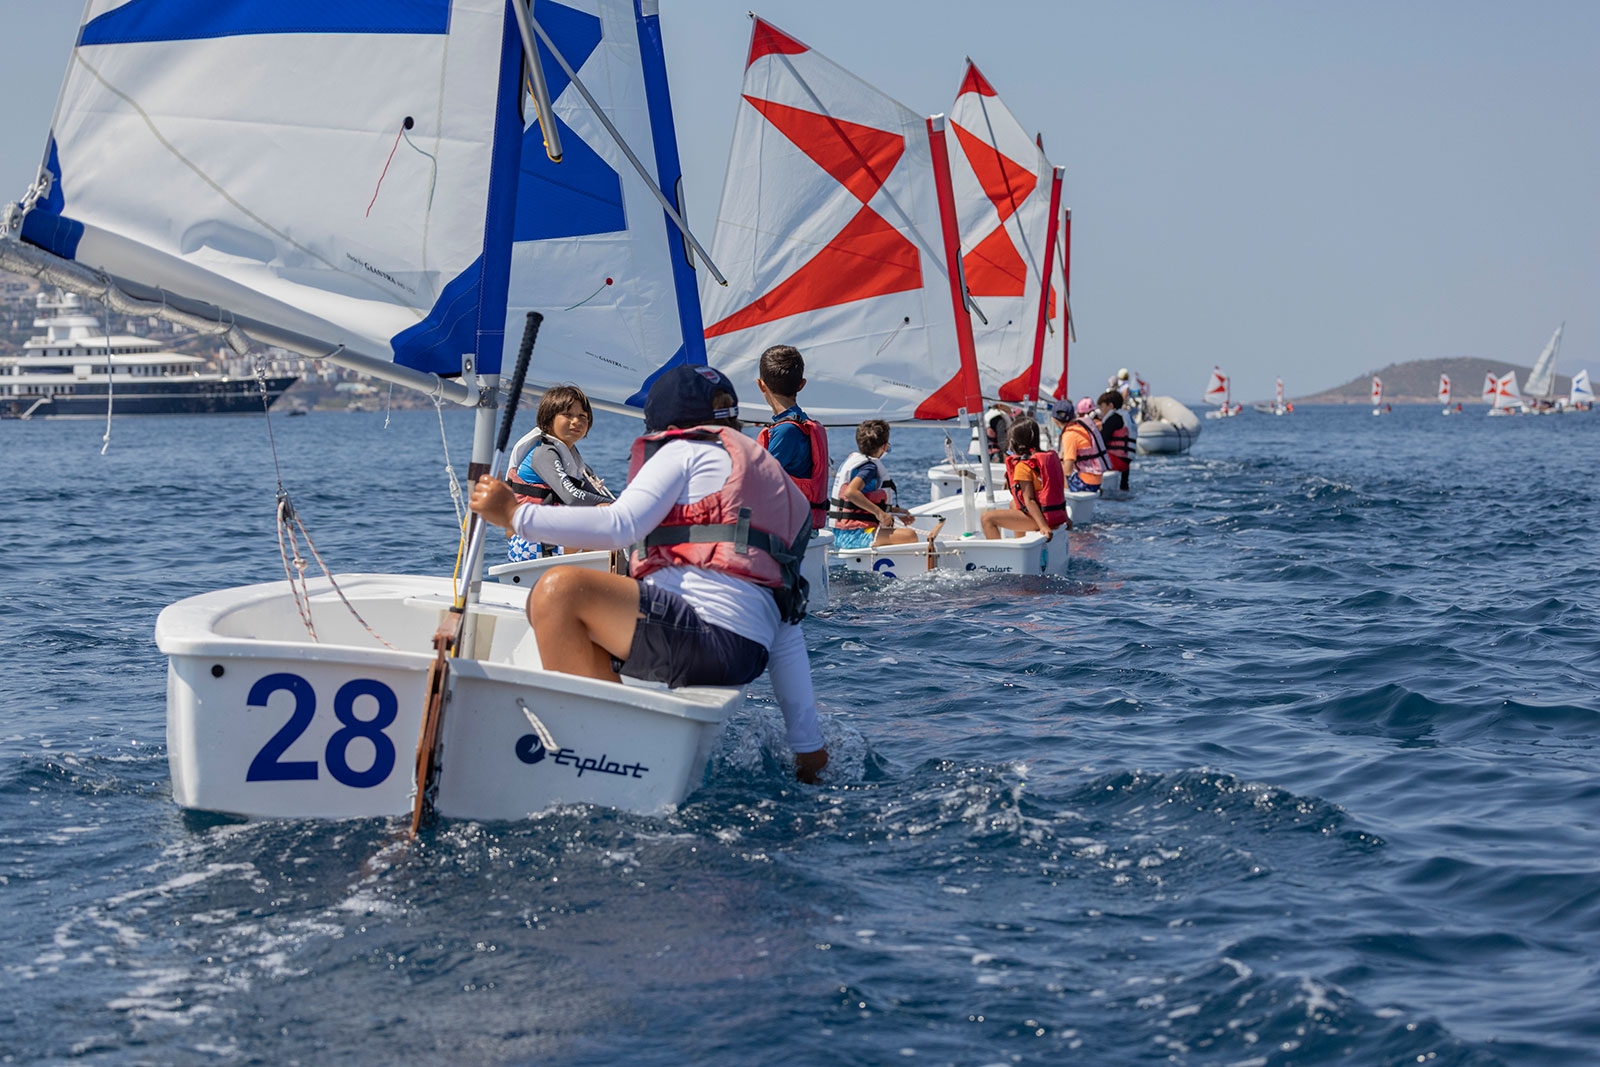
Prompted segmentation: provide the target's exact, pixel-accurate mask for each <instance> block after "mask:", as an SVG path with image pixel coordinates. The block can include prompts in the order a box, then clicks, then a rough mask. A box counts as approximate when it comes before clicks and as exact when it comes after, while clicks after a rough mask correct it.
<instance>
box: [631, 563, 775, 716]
mask: <svg viewBox="0 0 1600 1067" xmlns="http://www.w3.org/2000/svg"><path fill="white" fill-rule="evenodd" d="M611 669H612V670H614V671H616V672H617V673H618V674H625V675H627V676H628V677H629V678H638V679H641V680H643V681H646V682H665V683H666V684H667V686H668V687H669V688H672V689H676V688H678V687H679V686H683V685H745V684H747V683H749V682H753V681H755V680H756V679H757V678H759V677H761V672H762V671H764V670H766V669H767V650H766V649H765V648H762V647H761V646H760V645H759V644H757V643H756V642H754V641H752V640H750V639H749V638H748V637H741V636H740V635H739V634H736V633H734V632H733V631H732V630H726V629H723V628H722V627H721V626H713V625H712V624H711V623H709V622H706V621H705V620H704V619H702V618H700V615H699V613H698V612H696V611H695V610H694V608H693V607H692V606H691V605H690V604H689V602H688V601H687V600H685V599H683V597H681V596H679V595H678V594H677V593H674V592H672V591H671V590H670V589H662V588H660V587H658V586H654V585H647V584H646V583H644V582H640V583H639V621H638V623H637V624H636V625H635V626H634V630H633V644H632V645H631V646H630V647H629V649H628V658H627V659H626V660H619V659H617V658H616V657H615V656H612V657H611Z"/></svg>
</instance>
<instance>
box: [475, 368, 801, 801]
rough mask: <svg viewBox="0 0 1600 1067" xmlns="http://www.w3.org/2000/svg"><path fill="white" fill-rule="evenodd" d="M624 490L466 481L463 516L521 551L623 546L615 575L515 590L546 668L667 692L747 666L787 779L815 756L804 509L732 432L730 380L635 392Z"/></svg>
mask: <svg viewBox="0 0 1600 1067" xmlns="http://www.w3.org/2000/svg"><path fill="white" fill-rule="evenodd" d="M644 423H645V430H646V433H645V435H644V436H643V437H640V438H639V439H638V440H636V441H635V442H634V443H633V451H632V455H631V457H630V461H629V466H628V487H627V488H626V489H624V490H623V491H622V493H621V495H619V496H618V497H617V499H616V502H615V503H614V504H612V506H610V507H608V508H545V507H537V506H535V505H532V504H522V505H518V504H517V501H516V497H515V496H513V495H512V493H511V490H510V489H509V488H507V487H506V485H505V483H503V482H500V481H497V480H495V479H492V478H481V479H479V481H478V483H477V485H476V486H474V487H473V490H472V502H471V506H472V510H473V511H476V512H477V513H478V514H480V515H482V516H483V517H484V518H485V519H486V520H487V521H489V522H492V523H494V524H495V525H497V526H503V527H506V528H507V529H511V530H515V531H516V532H517V533H518V534H520V535H521V536H522V537H523V538H524V539H525V540H527V541H529V542H545V543H553V544H562V545H585V546H588V547H593V548H608V549H619V548H628V547H629V546H638V551H637V552H635V553H633V554H632V556H631V559H630V563H631V566H630V571H631V574H630V575H629V576H624V575H619V574H606V573H602V572H600V571H591V570H585V569H583V568H579V567H552V568H551V569H550V570H549V571H548V572H547V573H546V574H545V575H544V576H543V577H542V578H540V579H539V581H538V582H537V584H535V585H534V587H533V588H532V589H531V590H530V591H529V593H528V620H529V622H531V623H532V624H533V629H534V635H535V637H536V639H537V640H538V643H539V655H540V658H541V659H542V661H543V662H544V664H545V667H546V668H547V669H549V670H557V671H562V672H565V673H568V674H578V675H583V676H585V677H589V678H601V679H607V680H610V681H617V680H619V678H618V676H619V674H626V675H628V676H629V677H631V678H642V679H646V680H650V681H659V682H664V683H666V684H667V685H668V686H671V687H677V686H683V685H733V686H739V685H745V684H747V683H748V682H751V681H753V680H754V679H755V678H757V677H758V676H759V675H760V674H761V672H762V670H767V671H770V673H771V675H772V688H773V691H774V693H775V694H776V696H777V698H778V704H779V706H780V707H781V708H782V709H783V716H784V721H785V724H786V726H787V729H788V738H789V746H790V748H792V749H793V750H794V753H795V761H796V775H797V777H799V778H800V780H801V781H805V782H811V781H815V780H816V776H817V773H818V772H819V771H821V770H822V768H823V767H824V766H825V765H826V764H827V762H828V753H827V750H826V749H825V748H824V747H823V742H822V733H821V730H820V728H819V726H818V725H817V713H816V703H815V699H814V697H813V694H812V688H811V664H810V660H809V658H808V657H807V655H806V647H805V638H804V636H803V635H802V633H801V630H800V625H799V622H800V619H801V618H803V617H804V615H805V592H806V588H805V579H804V578H802V577H800V562H801V559H802V558H803V557H804V554H805V546H806V541H807V539H808V538H809V537H810V534H811V508H810V505H809V503H808V502H807V501H806V499H805V497H804V496H803V495H802V494H801V493H800V491H799V490H798V489H796V488H795V485H794V482H793V481H791V480H790V478H789V476H788V475H787V474H786V473H785V472H784V470H783V467H782V466H780V465H779V463H778V461H777V460H775V459H773V458H772V456H771V455H770V454H769V453H767V452H766V451H765V450H764V449H762V448H761V447H759V446H758V445H757V444H756V443H755V442H754V441H752V440H750V439H749V438H748V437H745V436H744V435H743V434H741V433H740V432H739V425H740V423H739V401H738V395H737V394H736V393H735V392H734V388H733V383H731V382H729V381H728V379H727V378H726V377H725V376H724V375H723V374H721V372H719V371H717V370H714V369H713V368H711V367H707V366H699V365H694V366H678V367H673V368H670V369H668V370H667V371H665V372H663V373H662V374H661V375H660V377H658V378H657V379H656V381H655V383H654V384H653V385H652V386H651V387H650V393H649V396H648V398H647V399H646V400H645V405H644Z"/></svg>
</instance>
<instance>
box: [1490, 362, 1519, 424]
mask: <svg viewBox="0 0 1600 1067" xmlns="http://www.w3.org/2000/svg"><path fill="white" fill-rule="evenodd" d="M1494 384H1495V389H1494V406H1492V407H1491V408H1490V409H1489V414H1491V415H1520V414H1522V413H1523V410H1524V408H1523V404H1522V393H1521V391H1520V390H1519V389H1518V388H1517V372H1516V371H1507V372H1506V373H1505V374H1503V375H1501V376H1500V377H1499V378H1496V379H1495V383H1494Z"/></svg>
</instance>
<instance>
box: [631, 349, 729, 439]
mask: <svg viewBox="0 0 1600 1067" xmlns="http://www.w3.org/2000/svg"><path fill="white" fill-rule="evenodd" d="M719 392H725V393H727V394H728V395H729V396H731V397H733V403H732V405H731V406H729V407H721V408H719V407H716V406H715V405H714V404H713V403H712V399H711V398H712V397H713V396H715V395H716V394H717V393H719ZM738 417H739V394H738V393H737V392H735V391H734V388H733V383H732V382H730V381H729V380H728V377H727V375H725V374H723V373H722V372H721V371H719V370H717V369H716V368H715V367H707V366H705V365H704V364H701V363H688V364H680V365H679V366H676V367H671V368H669V369H667V370H665V371H663V372H662V373H661V377H659V378H657V379H656V380H655V383H654V384H653V385H651V386H650V395H649V396H648V397H646V398H645V402H644V428H645V430H646V431H648V432H650V433H655V432H657V431H659V430H665V429H666V428H667V427H668V426H699V425H700V424H701V423H704V422H710V421H711V420H712V419H730V418H731V419H736V418H738Z"/></svg>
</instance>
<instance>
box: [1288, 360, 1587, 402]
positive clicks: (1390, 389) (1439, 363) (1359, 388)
mask: <svg viewBox="0 0 1600 1067" xmlns="http://www.w3.org/2000/svg"><path fill="white" fill-rule="evenodd" d="M1532 369H1533V368H1532V367H1524V366H1520V365H1518V364H1515V363H1507V362H1505V361H1504V360H1495V359H1472V358H1467V357H1462V358H1460V359H1413V360H1410V361H1409V362H1406V363H1391V364H1389V365H1388V366H1387V367H1383V368H1381V369H1379V370H1375V371H1367V372H1366V373H1365V374H1363V375H1361V376H1360V377H1359V378H1352V379H1351V380H1350V381H1348V382H1346V383H1345V384H1343V385H1341V386H1337V387H1335V388H1333V389H1329V390H1327V391H1325V392H1321V393H1317V394H1315V395H1313V396H1297V397H1295V402H1296V403H1304V404H1365V403H1367V402H1368V401H1369V400H1371V398H1372V376H1373V375H1374V374H1376V375H1377V376H1378V377H1380V378H1382V379H1383V399H1384V402H1385V403H1395V404H1409V403H1417V402H1424V401H1425V402H1427V403H1430V404H1431V403H1433V402H1434V401H1435V400H1436V399H1437V398H1438V395H1439V375H1441V374H1448V375H1450V391H1451V394H1452V395H1453V396H1454V397H1455V399H1456V400H1457V401H1458V402H1460V403H1463V404H1478V403H1481V402H1482V401H1480V400H1479V399H1478V397H1479V394H1480V393H1482V392H1483V376H1484V375H1485V374H1493V375H1496V376H1499V375H1502V374H1504V373H1506V372H1507V371H1513V370H1514V371H1516V372H1517V385H1518V386H1526V384H1527V381H1528V372H1529V371H1530V370H1532ZM1571 388H1572V379H1571V378H1569V377H1567V376H1566V375H1564V374H1558V375H1556V385H1555V391H1556V394H1557V395H1558V396H1559V395H1562V394H1564V393H1566V392H1568V391H1570V390H1571Z"/></svg>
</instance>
